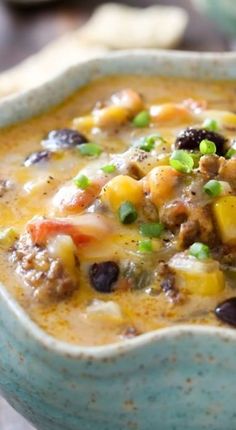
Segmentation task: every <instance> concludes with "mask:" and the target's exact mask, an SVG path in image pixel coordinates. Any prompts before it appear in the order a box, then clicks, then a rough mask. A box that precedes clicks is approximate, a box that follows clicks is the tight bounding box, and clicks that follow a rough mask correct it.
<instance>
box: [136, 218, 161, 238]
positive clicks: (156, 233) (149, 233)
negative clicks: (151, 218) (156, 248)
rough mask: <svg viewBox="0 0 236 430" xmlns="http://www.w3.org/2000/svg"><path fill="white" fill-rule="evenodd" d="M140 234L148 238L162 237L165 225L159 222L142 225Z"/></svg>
mask: <svg viewBox="0 0 236 430" xmlns="http://www.w3.org/2000/svg"><path fill="white" fill-rule="evenodd" d="M139 231H140V233H141V234H142V235H143V236H146V237H151V238H152V237H160V235H161V233H162V232H163V231H164V225H163V224H161V223H159V222H149V223H143V224H141V225H140V229H139Z"/></svg>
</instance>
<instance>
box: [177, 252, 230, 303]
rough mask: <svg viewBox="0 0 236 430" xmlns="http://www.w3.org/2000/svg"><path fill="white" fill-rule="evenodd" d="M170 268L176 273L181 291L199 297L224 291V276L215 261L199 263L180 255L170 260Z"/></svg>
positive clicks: (190, 257)
mask: <svg viewBox="0 0 236 430" xmlns="http://www.w3.org/2000/svg"><path fill="white" fill-rule="evenodd" d="M169 266H170V268H171V269H173V270H174V271H175V279H176V285H177V287H178V288H179V289H180V290H181V289H183V290H185V291H187V292H188V293H190V294H196V295H198V296H215V295H217V294H219V293H220V291H222V290H223V289H224V286H225V280H224V275H223V272H221V270H220V269H219V263H218V262H217V261H215V260H212V259H207V260H206V261H199V260H197V259H196V258H195V257H192V256H189V255H186V254H185V253H180V254H176V255H175V256H174V257H173V258H172V259H171V260H170V262H169Z"/></svg>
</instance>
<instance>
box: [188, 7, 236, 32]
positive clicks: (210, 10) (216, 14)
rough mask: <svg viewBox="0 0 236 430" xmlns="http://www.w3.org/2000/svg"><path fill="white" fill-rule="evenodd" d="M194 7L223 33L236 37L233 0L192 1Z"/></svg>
mask: <svg viewBox="0 0 236 430" xmlns="http://www.w3.org/2000/svg"><path fill="white" fill-rule="evenodd" d="M192 1H193V3H194V4H195V6H196V7H197V8H198V9H199V10H200V11H201V12H202V13H204V14H205V15H207V16H209V18H211V19H212V20H214V21H215V22H216V23H217V24H218V25H219V26H220V27H221V28H222V29H223V30H224V31H225V32H227V33H231V34H233V35H236V2H235V0H192Z"/></svg>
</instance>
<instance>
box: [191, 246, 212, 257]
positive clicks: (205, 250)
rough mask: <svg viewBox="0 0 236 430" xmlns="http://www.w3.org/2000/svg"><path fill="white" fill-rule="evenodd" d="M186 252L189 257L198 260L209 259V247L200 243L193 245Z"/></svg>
mask: <svg viewBox="0 0 236 430" xmlns="http://www.w3.org/2000/svg"><path fill="white" fill-rule="evenodd" d="M188 252H189V255H192V256H193V257H196V258H197V259H198V260H206V259H207V258H209V257H210V250H209V247H208V246H207V245H205V244H204V243H201V242H195V243H193V244H192V245H191V246H190V248H189V251H188Z"/></svg>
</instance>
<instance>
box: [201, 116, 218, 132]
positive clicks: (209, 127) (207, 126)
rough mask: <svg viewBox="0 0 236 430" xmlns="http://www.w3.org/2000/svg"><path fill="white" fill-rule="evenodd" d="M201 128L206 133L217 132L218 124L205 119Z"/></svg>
mask: <svg viewBox="0 0 236 430" xmlns="http://www.w3.org/2000/svg"><path fill="white" fill-rule="evenodd" d="M202 127H203V128H205V130H208V131H219V124H218V122H217V121H216V120H215V119H211V118H206V119H205V121H204V122H203V124H202Z"/></svg>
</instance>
